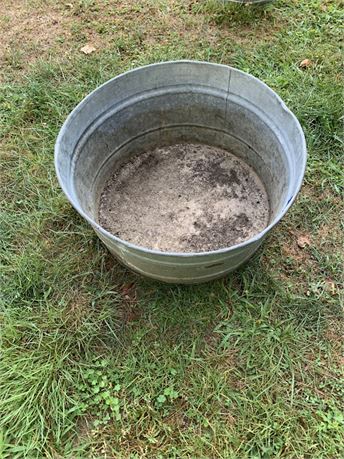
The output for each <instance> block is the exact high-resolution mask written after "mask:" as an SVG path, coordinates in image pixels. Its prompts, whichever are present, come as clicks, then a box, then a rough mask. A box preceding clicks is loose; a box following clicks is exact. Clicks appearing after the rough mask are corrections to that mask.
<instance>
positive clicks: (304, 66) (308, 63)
mask: <svg viewBox="0 0 344 459" xmlns="http://www.w3.org/2000/svg"><path fill="white" fill-rule="evenodd" d="M311 65H313V62H312V61H311V60H310V59H304V60H303V61H302V62H300V68H301V69H307V68H308V67H310V66H311Z"/></svg>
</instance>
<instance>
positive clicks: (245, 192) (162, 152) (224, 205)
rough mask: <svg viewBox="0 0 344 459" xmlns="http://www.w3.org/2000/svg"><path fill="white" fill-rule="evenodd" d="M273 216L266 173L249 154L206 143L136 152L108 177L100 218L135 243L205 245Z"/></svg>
mask: <svg viewBox="0 0 344 459" xmlns="http://www.w3.org/2000/svg"><path fill="white" fill-rule="evenodd" d="M268 222H269V200H268V196H267V193H266V190H265V188H264V185H263V184H262V182H261V180H260V179H259V177H258V176H257V174H256V173H255V172H254V170H253V169H252V168H251V167H250V166H248V165H247V164H246V163H245V162H244V161H242V160H241V159H239V158H237V157H236V156H234V155H233V154H231V153H229V152H228V151H225V150H222V149H220V148H215V147H211V146H207V145H196V144H178V145H172V146H169V147H163V148H157V149H155V150H153V151H147V152H145V153H142V154H140V155H137V156H135V157H134V158H132V159H131V160H130V161H128V162H126V163H124V164H123V165H122V166H121V167H120V168H119V169H118V170H116V171H114V173H113V174H112V175H111V177H110V178H109V179H108V181H107V182H106V183H105V184H104V189H103V191H102V193H101V198H100V203H99V223H100V225H102V226H103V227H104V228H105V229H106V230H108V231H109V232H111V233H112V234H114V235H116V236H118V237H120V238H121V239H124V240H125V241H128V242H131V243H134V244H136V245H139V246H142V247H146V248H150V249H156V250H161V251H165V252H205V251H210V250H216V249H220V248H225V247H229V246H232V245H234V244H238V243H240V242H243V241H245V240H247V239H250V238H251V237H252V236H254V235H255V234H256V233H259V232H260V231H262V230H263V229H264V228H265V227H266V226H267V225H268Z"/></svg>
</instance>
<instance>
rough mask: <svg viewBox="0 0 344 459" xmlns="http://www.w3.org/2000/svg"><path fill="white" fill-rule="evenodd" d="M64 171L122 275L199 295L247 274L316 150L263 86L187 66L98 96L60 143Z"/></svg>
mask: <svg viewBox="0 0 344 459" xmlns="http://www.w3.org/2000/svg"><path fill="white" fill-rule="evenodd" d="M226 153H227V154H226ZM221 155H222V156H221ZM147 158H148V159H149V158H150V159H151V160H152V159H153V160H155V162H154V161H153V163H149V161H148V163H147V160H148V159H147ZM145 161H146V163H145ZM55 165H56V171H57V176H58V178H59V182H60V184H61V187H62V189H63V190H64V192H65V194H66V195H67V197H68V199H69V200H70V202H71V203H72V204H73V206H74V207H75V209H76V210H77V211H78V212H79V213H80V214H81V215H82V216H83V217H84V218H85V219H86V220H87V221H88V222H89V223H90V224H91V225H92V226H93V228H94V230H95V231H96V233H97V234H98V236H99V237H100V239H101V240H102V241H103V242H104V243H105V245H106V246H107V247H108V249H109V250H110V251H111V252H112V253H113V254H114V255H115V256H116V257H117V258H118V259H119V260H120V261H121V262H122V263H123V264H125V265H126V266H127V267H129V268H131V269H133V270H134V271H136V272H138V273H141V274H143V275H146V276H149V277H152V278H155V279H159V280H162V281H165V282H173V283H199V282H204V281H208V280H211V279H215V278H217V277H221V276H223V275H225V274H226V273H228V272H230V271H232V270H234V269H235V268H237V267H238V266H239V265H241V264H242V263H243V262H245V261H246V260H247V259H248V258H249V257H250V256H251V255H252V254H253V253H254V252H255V251H256V250H257V249H258V247H259V245H260V244H261V242H262V241H263V239H264V237H265V236H266V234H267V233H268V232H269V231H270V230H271V228H272V227H273V226H274V225H275V224H276V223H278V221H279V220H280V219H281V218H282V217H283V215H284V214H285V213H286V211H287V210H288V208H289V207H290V205H291V204H292V203H293V201H294V199H295V197H296V195H297V193H298V191H299V189H300V187H301V183H302V180H303V176H304V172H305V166H306V144H305V139H304V135H303V132H302V129H301V127H300V124H299V123H298V121H297V119H296V118H295V116H294V115H293V114H292V113H291V112H290V111H289V110H288V108H287V107H286V106H285V105H284V103H283V101H282V100H281V99H280V98H279V97H278V96H277V95H276V94H275V93H274V92H273V91H272V90H271V89H270V88H268V87H267V86H266V85H265V84H264V83H262V82H261V81H259V80H257V79H256V78H254V77H252V76H250V75H248V74H245V73H243V72H241V71H239V70H236V69H233V68H231V67H228V66H224V65H218V64H211V63H206V62H194V61H176V62H166V63H160V64H153V65H149V66H146V67H142V68H138V69H136V70H132V71H129V72H127V73H124V74H122V75H120V76H118V77H116V78H114V79H112V80H110V81H108V82H107V83H105V84H104V85H102V86H101V87H99V88H98V89H96V90H95V91H93V92H92V93H91V94H90V95H89V96H87V97H86V98H85V99H84V100H83V101H82V102H81V103H80V104H79V105H78V106H77V107H76V108H75V109H74V110H73V112H72V113H71V114H70V115H69V117H68V118H67V120H66V122H65V123H64V125H63V127H62V129H61V131H60V133H59V136H58V139H57V141H56V146H55ZM174 165H175V166H174ZM163 166H164V167H165V169H164V167H163ZM218 166H220V168H219V167H218ZM178 167H179V170H177V169H178ZM168 171H169V172H168ZM176 171H177V172H176ZM233 171H234V172H233ZM164 174H165V176H164ZM173 174H174V175H175V177H174V182H173V180H172V178H173V177H172V176H173ZM178 174H179V175H178ZM231 174H232V175H231ZM233 174H234V175H233ZM245 174H246V175H245ZM130 177H131V179H130ZM164 177H165V178H164ZM226 177H228V182H227V179H226ZM231 177H232V179H233V177H234V179H235V180H234V182H233V180H232V182H233V183H231V181H230V178H231ZM245 177H246V179H247V182H248V183H244V182H245ZM239 179H240V180H239ZM173 183H175V186H174V188H173ZM171 184H172V185H171ZM164 186H165V193H164ZM250 187H251V188H250ZM171 188H172V189H171ZM245 190H246V191H245ZM252 190H254V192H253V191H252ZM245 193H246V196H245ZM255 193H256V194H255ZM257 193H261V196H260V198H259V199H257ZM226 196H227V201H226ZM167 198H168V199H167ZM264 199H265V201H264ZM245 200H246V201H245ZM254 200H256V201H254ZM227 202H228V205H227ZM254 202H256V206H255V205H254ZM264 202H265V204H264ZM153 204H154V205H153ZM152 205H153V207H152ZM264 205H265V208H266V207H268V210H267V212H266V214H265V217H264V215H263V213H262V212H263V208H264ZM135 206H136V207H135ZM250 206H251V207H250ZM233 209H235V211H234V210H233ZM250 209H251V210H250ZM140 210H141V211H140ZM259 211H261V213H259ZM154 212H156V213H155V214H154ZM249 212H251V214H249ZM134 213H135V215H133V214H134ZM232 214H233V216H231V215H232ZM240 215H241V220H240V219H238V216H240ZM243 215H244V216H246V217H245V218H246V220H245V219H244V220H245V222H246V226H245V225H243V221H244V220H243V218H244V217H243ZM248 215H251V217H252V218H251V223H250V224H248V221H249V217H248ZM259 216H260V217H259ZM110 217H111V218H110ZM231 218H232V220H231ZM259 218H262V222H263V223H262V222H261V224H260V225H258V223H259ZM264 218H265V220H264ZM226 219H227V220H226ZM245 222H244V223H245ZM202 225H203V227H202ZM207 225H208V226H207ZM231 225H232V226H231ZM240 225H241V227H242V229H243V231H241V232H240V231H239V229H240ZM250 229H251V232H250V231H249V230H250ZM207 231H208V233H207ZM178 234H179V236H180V238H179V239H176V236H178ZM211 235H212V236H211ZM233 235H236V237H233ZM207 236H209V237H207ZM210 236H211V237H210ZM224 244H228V245H227V246H226V245H224Z"/></svg>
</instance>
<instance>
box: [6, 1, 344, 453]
mask: <svg viewBox="0 0 344 459" xmlns="http://www.w3.org/2000/svg"><path fill="white" fill-rule="evenodd" d="M342 17H343V10H342V9H341V2H340V0H327V1H320V0H288V1H282V0H281V1H275V2H273V3H272V4H269V5H266V6H265V7H253V6H241V5H233V4H228V3H223V2H221V1H215V0H212V1H201V0H199V1H198V0H142V1H134V0H127V1H124V0H71V1H70V2H69V1H68V2H67V0H66V1H64V0H63V1H62V0H60V1H52V0H45V1H43V0H27V1H24V0H22V1H15V0H2V2H1V5H0V30H1V36H2V38H1V48H0V153H1V177H0V180H1V196H0V200H1V216H0V231H1V242H0V244H1V245H0V253H1V277H0V279H1V287H0V327H1V328H0V458H1V459H3V458H10V459H19V458H20V459H21V458H27V459H34V458H38V459H41V458H54V459H57V458H69V459H72V458H73V459H74V458H114V459H141V458H150V459H172V458H175V459H184V458H190V459H191V458H192V459H193V458H197V459H201V458H202V459H213V458H222V459H237V458H238V459H245V458H249V459H270V458H271V459H272V458H300V459H308V458H309V459H316V458H319V459H320V458H321V459H337V458H340V457H344V443H343V438H344V417H343V406H344V378H343V376H344V375H343V363H344V359H343V347H342V339H343V323H344V322H343V310H342V304H343V301H342V300H343V290H342V287H343V276H342V266H343V245H342V242H341V239H342V238H343V233H342V230H343V224H342V222H341V212H342V213H343V200H342V197H343V195H342V192H343V170H342V166H343V150H342V140H341V137H342V121H343V118H342V105H343V97H342V87H343V86H342V85H343V82H342V72H341V62H342V55H341V50H340V39H341V38H342V34H341V30H340V27H341V25H340V24H341V20H342ZM86 44H89V45H90V46H93V47H94V48H95V51H93V52H92V53H90V54H84V53H83V52H81V51H80V49H81V48H82V47H83V46H85V45H86ZM173 59H198V60H207V61H212V62H219V63H224V64H228V65H232V66H234V67H238V68H240V69H242V70H244V71H247V72H250V73H251V74H253V75H255V76H256V77H258V78H260V79H262V80H263V81H264V82H266V83H267V84H268V85H269V86H270V87H272V88H273V89H274V90H275V91H277V93H278V94H279V95H280V96H281V97H282V98H283V99H284V100H285V102H286V103H287V105H288V106H289V107H290V108H291V109H292V110H293V111H294V113H295V114H296V116H297V117H298V119H299V120H300V122H301V124H302V126H303V128H304V130H305V134H306V138H307V144H308V151H309V159H308V167H307V173H306V177H305V181H304V185H303V188H302V190H301V193H300V195H299V197H298V199H297V201H296V203H295V205H294V206H293V208H292V209H291V211H289V212H288V214H287V216H286V217H285V218H284V219H283V221H282V222H281V223H280V224H279V225H278V226H277V227H276V228H275V230H274V231H273V233H272V234H271V236H269V237H268V239H267V240H266V242H265V243H264V246H263V247H262V249H261V250H260V251H259V252H258V253H257V254H256V255H255V256H254V258H253V259H252V260H251V261H250V263H248V264H247V265H245V267H243V268H241V269H240V270H238V271H237V272H235V273H233V274H231V275H228V276H227V277H226V278H224V279H221V280H218V281H216V282H211V283H208V284H204V285H199V286H175V285H164V284H160V283H158V282H154V281H150V280H147V279H143V278H141V277H139V276H137V275H135V274H133V273H131V272H129V271H127V270H125V269H124V268H123V267H121V266H120V265H118V264H117V263H116V261H115V260H114V259H113V258H112V257H111V256H110V254H109V253H108V251H107V250H106V249H105V248H104V246H103V245H102V243H101V242H100V241H99V240H98V239H97V237H96V236H95V234H94V233H93V232H92V230H91V229H90V227H89V226H88V225H87V224H86V223H85V222H84V221H83V220H82V219H81V218H79V217H78V215H77V214H76V212H75V211H74V210H73V209H72V207H71V206H70V204H69V203H68V202H67V200H66V198H65V196H64V195H63V193H62V191H61V190H60V188H59V186H58V183H57V180H56V177H55V172H54V165H53V148H54V142H55V138H56V135H57V133H58V131H59V128H60V126H61V124H62V123H63V121H64V119H65V117H66V116H67V114H68V113H69V111H70V110H71V109H72V108H73V107H74V106H75V105H76V104H77V103H78V102H79V101H80V100H81V99H82V98H83V97H84V96H85V95H86V94H88V93H89V92H90V91H91V90H92V89H94V88H96V87H97V86H98V85H99V84H101V83H103V82H105V81H106V80H108V79H109V78H111V77H113V76H115V75H117V74H119V73H121V72H123V71H125V70H127V69H131V68H134V67H137V66H139V65H143V64H147V63H152V62H157V61H163V60H173ZM305 59H308V61H306V62H304V63H303V64H302V65H300V63H301V62H302V61H304V60H305Z"/></svg>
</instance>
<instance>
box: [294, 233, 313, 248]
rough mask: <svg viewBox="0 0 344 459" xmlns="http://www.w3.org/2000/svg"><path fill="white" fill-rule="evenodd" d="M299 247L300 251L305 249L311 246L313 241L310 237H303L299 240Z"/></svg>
mask: <svg viewBox="0 0 344 459" xmlns="http://www.w3.org/2000/svg"><path fill="white" fill-rule="evenodd" d="M297 245H298V246H299V247H300V249H304V248H305V247H307V246H309V245H311V241H310V239H309V237H308V236H306V235H301V236H299V237H298V238H297Z"/></svg>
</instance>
